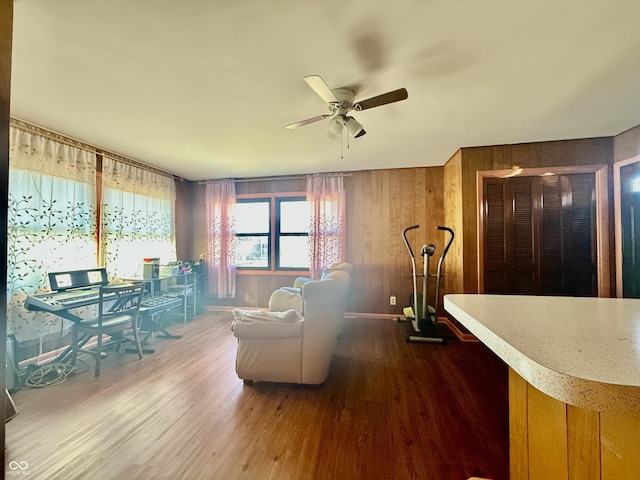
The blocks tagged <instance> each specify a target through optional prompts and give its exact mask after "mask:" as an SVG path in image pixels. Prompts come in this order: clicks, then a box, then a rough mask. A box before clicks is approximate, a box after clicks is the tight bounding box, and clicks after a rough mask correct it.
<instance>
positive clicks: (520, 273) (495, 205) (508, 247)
mask: <svg viewBox="0 0 640 480" xmlns="http://www.w3.org/2000/svg"><path fill="white" fill-rule="evenodd" d="M483 191H484V205H483V208H484V212H483V214H484V215H483V219H484V224H483V241H484V243H483V246H484V258H483V260H484V291H485V292H486V293H501V294H527V295H572V296H591V295H596V293H597V280H596V279H597V277H596V262H595V251H596V248H595V238H596V237H595V199H594V192H595V180H594V175H593V174H577V175H565V176H548V177H547V176H544V177H516V178H485V180H484V185H483Z"/></svg>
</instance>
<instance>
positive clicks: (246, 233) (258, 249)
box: [236, 199, 271, 269]
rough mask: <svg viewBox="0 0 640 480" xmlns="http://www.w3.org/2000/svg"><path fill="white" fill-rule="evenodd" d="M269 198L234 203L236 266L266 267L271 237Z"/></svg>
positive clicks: (268, 263) (267, 265)
mask: <svg viewBox="0 0 640 480" xmlns="http://www.w3.org/2000/svg"><path fill="white" fill-rule="evenodd" d="M270 212H271V201H270V199H264V200H253V201H249V200H238V202H237V204H236V242H237V243H236V267H237V268H250V269H268V268H270V266H271V265H270V262H269V245H270V239H271V238H270V237H271V222H270V220H269V218H270Z"/></svg>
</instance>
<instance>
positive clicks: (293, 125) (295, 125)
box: [287, 115, 331, 129]
mask: <svg viewBox="0 0 640 480" xmlns="http://www.w3.org/2000/svg"><path fill="white" fill-rule="evenodd" d="M330 116H331V115H318V116H317V117H312V118H307V119H306V120H300V121H299V122H296V123H291V124H289V125H287V128H289V129H294V128H298V127H304V126H305V125H309V124H310V123H316V122H319V121H320V120H324V119H325V118H328V117H330Z"/></svg>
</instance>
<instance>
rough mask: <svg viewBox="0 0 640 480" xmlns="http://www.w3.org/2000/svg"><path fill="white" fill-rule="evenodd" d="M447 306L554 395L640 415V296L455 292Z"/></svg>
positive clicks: (579, 403) (575, 402) (447, 298)
mask: <svg viewBox="0 0 640 480" xmlns="http://www.w3.org/2000/svg"><path fill="white" fill-rule="evenodd" d="M444 308H445V309H446V310H447V311H448V312H449V313H450V314H451V315H453V317H454V318H456V319H457V320H458V321H459V322H460V323H461V324H462V325H464V326H465V327H466V328H468V329H469V331H470V332H471V333H473V334H474V335H475V336H476V337H477V338H478V339H479V340H480V341H481V342H483V343H484V344H485V345H486V346H487V347H489V348H490V349H491V350H492V351H493V352H494V353H496V355H498V356H499V357H500V358H501V359H502V360H503V361H504V362H505V363H506V364H507V365H508V366H509V367H511V368H512V369H513V370H515V371H516V372H517V373H518V374H519V375H520V376H521V377H523V378H524V379H525V380H526V381H527V382H529V383H530V384H531V385H533V386H534V387H536V388H537V389H539V390H540V391H542V392H544V393H546V394H547V395H549V396H551V397H553V398H556V399H557V400H560V401H563V402H565V403H568V404H571V405H575V406H578V407H582V408H588V409H590V410H596V411H605V412H616V413H636V414H640V299H620V298H574V297H547V296H545V297H542V296H520V295H474V294H449V295H445V297H444Z"/></svg>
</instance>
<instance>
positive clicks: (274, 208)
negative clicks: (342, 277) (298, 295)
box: [236, 192, 311, 276]
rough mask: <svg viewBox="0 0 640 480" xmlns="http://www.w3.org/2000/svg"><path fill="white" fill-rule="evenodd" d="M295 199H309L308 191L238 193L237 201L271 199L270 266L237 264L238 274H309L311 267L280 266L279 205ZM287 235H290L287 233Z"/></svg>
mask: <svg viewBox="0 0 640 480" xmlns="http://www.w3.org/2000/svg"><path fill="white" fill-rule="evenodd" d="M295 200H307V193H306V192H284V193H282V192H278V193H251V194H237V195H236V202H237V203H241V202H257V201H269V202H270V212H269V221H270V229H269V262H268V263H269V267H268V268H253V267H238V266H236V273H237V274H238V275H292V276H302V275H309V273H310V271H311V270H310V269H309V268H289V267H282V268H281V267H279V265H277V263H279V259H278V253H279V237H280V235H279V233H280V231H279V229H280V219H279V206H280V202H281V201H295ZM236 235H238V234H236ZM297 235H299V234H297ZM285 236H290V234H287V235H285Z"/></svg>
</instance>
